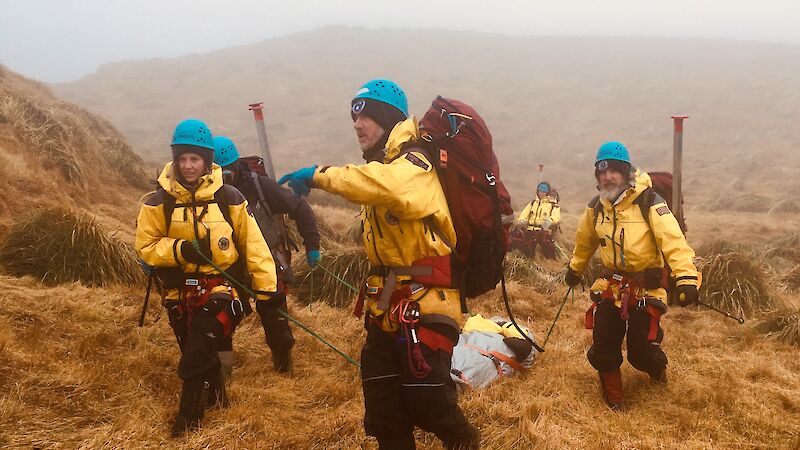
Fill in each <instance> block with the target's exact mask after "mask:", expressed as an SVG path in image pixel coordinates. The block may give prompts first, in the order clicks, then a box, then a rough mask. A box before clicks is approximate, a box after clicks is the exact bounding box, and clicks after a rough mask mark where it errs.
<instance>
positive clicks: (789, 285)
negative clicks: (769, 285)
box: [781, 265, 800, 292]
mask: <svg viewBox="0 0 800 450" xmlns="http://www.w3.org/2000/svg"><path fill="white" fill-rule="evenodd" d="M781 281H782V282H783V284H784V285H785V286H786V289H787V290H789V291H792V292H798V291H800V265H797V266H795V267H794V269H792V270H791V271H790V272H789V273H787V274H786V275H784V276H783V277H781Z"/></svg>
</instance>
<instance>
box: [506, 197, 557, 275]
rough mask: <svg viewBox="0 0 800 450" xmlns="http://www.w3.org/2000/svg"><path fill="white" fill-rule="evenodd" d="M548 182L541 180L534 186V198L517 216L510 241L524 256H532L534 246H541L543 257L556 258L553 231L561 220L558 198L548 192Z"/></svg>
mask: <svg viewBox="0 0 800 450" xmlns="http://www.w3.org/2000/svg"><path fill="white" fill-rule="evenodd" d="M551 190H552V188H551V187H550V183H548V182H547V181H542V182H541V183H539V185H538V186H536V198H535V199H534V200H533V201H532V202H530V203H528V204H527V205H526V206H525V208H524V209H523V210H522V213H520V215H519V217H518V218H517V227H516V228H517V229H516V230H515V234H516V236H515V237H513V238H512V241H515V242H518V244H517V245H516V246H517V247H518V248H519V249H520V250H521V251H522V253H524V254H525V256H528V257H531V258H532V257H534V256H535V255H536V246H537V245H538V246H540V247H542V252H543V253H544V257H545V258H547V259H556V244H555V242H554V241H553V233H554V232H555V230H557V229H558V222H559V221H560V220H561V207H560V206H558V199H557V198H556V197H554V196H552V195H551V194H550V191H551Z"/></svg>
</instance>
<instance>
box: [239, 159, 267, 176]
mask: <svg viewBox="0 0 800 450" xmlns="http://www.w3.org/2000/svg"><path fill="white" fill-rule="evenodd" d="M239 159H240V160H242V161H244V162H246V163H247V165H248V166H249V167H250V171H251V172H255V173H257V174H259V175H264V176H269V174H268V173H267V169H266V167H265V166H264V158H262V157H260V156H242V157H240V158H239Z"/></svg>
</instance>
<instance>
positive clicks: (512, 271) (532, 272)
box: [503, 250, 563, 294]
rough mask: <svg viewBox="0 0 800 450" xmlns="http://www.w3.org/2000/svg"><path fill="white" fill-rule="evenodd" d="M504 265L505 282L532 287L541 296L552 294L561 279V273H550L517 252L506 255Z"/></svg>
mask: <svg viewBox="0 0 800 450" xmlns="http://www.w3.org/2000/svg"><path fill="white" fill-rule="evenodd" d="M504 264H505V265H504V267H503V268H504V269H505V275H506V280H508V281H516V282H517V283H520V284H523V285H526V286H530V287H533V288H534V290H535V291H536V292H540V293H543V294H547V293H551V292H553V291H554V290H555V289H556V288H557V287H558V286H559V285H560V282H561V280H562V278H563V271H562V272H561V273H555V274H553V273H550V272H548V271H547V270H545V269H544V268H543V267H541V266H540V265H538V264H536V262H534V261H533V259H531V258H528V257H526V256H525V255H523V254H522V253H520V252H519V251H517V250H513V251H510V252H508V253H507V254H506V259H505V263H504Z"/></svg>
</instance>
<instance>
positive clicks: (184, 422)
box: [169, 414, 200, 438]
mask: <svg viewBox="0 0 800 450" xmlns="http://www.w3.org/2000/svg"><path fill="white" fill-rule="evenodd" d="M198 429H200V419H190V418H188V417H186V416H183V415H181V414H178V416H177V417H175V423H173V424H172V430H171V431H170V433H169V435H170V437H173V438H178V437H181V436H183V435H184V434H186V433H188V432H190V431H194V430H198Z"/></svg>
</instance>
